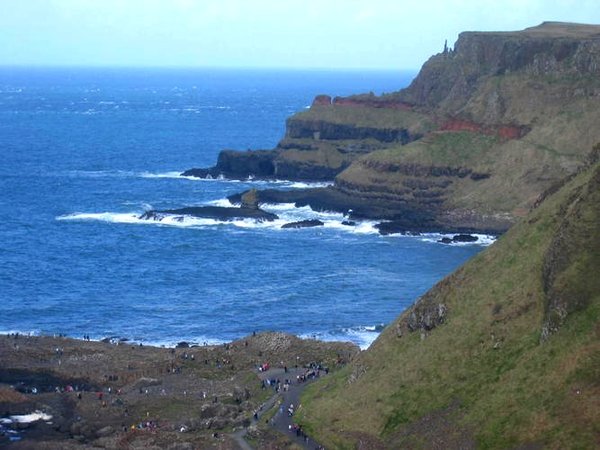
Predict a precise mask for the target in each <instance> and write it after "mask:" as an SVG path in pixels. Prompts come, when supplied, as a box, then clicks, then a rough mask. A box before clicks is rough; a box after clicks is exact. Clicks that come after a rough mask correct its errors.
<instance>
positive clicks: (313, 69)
mask: <svg viewBox="0 0 600 450" xmlns="http://www.w3.org/2000/svg"><path fill="white" fill-rule="evenodd" d="M0 69H108V70H115V69H125V70H248V71H251V70H256V71H258V70H273V71H307V72H342V71H347V72H361V71H362V72H418V71H419V70H420V68H418V69H415V68H398V67H393V68H390V67H299V66H218V65H214V66H213V65H206V66H202V65H187V66H186V65H165V66H160V65H124V64H4V63H0Z"/></svg>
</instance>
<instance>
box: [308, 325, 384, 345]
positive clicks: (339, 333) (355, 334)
mask: <svg viewBox="0 0 600 450" xmlns="http://www.w3.org/2000/svg"><path fill="white" fill-rule="evenodd" d="M384 328H385V325H384V324H379V325H359V326H356V327H349V328H341V329H339V330H332V331H328V332H316V333H304V334H302V335H300V337H301V338H304V339H317V340H319V341H327V342H332V341H341V342H348V341H350V342H353V343H355V344H356V345H358V346H359V347H360V349H361V350H366V349H368V348H369V347H370V346H371V344H372V343H373V342H374V341H375V339H377V338H378V337H379V335H380V334H381V332H382V331H383V329H384Z"/></svg>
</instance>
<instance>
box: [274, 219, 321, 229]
mask: <svg viewBox="0 0 600 450" xmlns="http://www.w3.org/2000/svg"><path fill="white" fill-rule="evenodd" d="M323 225H325V224H324V223H323V222H321V221H320V220H318V219H308V220H300V221H298V222H290V223H285V224H283V225H282V226H281V228H312V227H322V226H323Z"/></svg>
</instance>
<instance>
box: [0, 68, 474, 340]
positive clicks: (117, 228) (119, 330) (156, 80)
mask: <svg viewBox="0 0 600 450" xmlns="http://www.w3.org/2000/svg"><path fill="white" fill-rule="evenodd" d="M413 75H414V74H412V73H397V72H359V71H347V72H323V71H283V70H280V71H277V70H271V71H267V70H220V69H212V70H209V69H202V70H201V69H194V70H192V69H135V70H134V69H91V68H90V69H83V68H73V69H65V68H61V69H58V68H55V69H51V68H46V69H42V68H2V69H0V150H1V155H2V156H1V158H2V159H1V163H0V301H1V314H0V332H11V331H20V332H25V333H28V332H31V333H41V334H55V333H63V334H67V335H69V336H73V337H81V336H83V335H84V334H89V335H91V336H92V337H93V338H103V337H107V336H119V337H124V338H128V339H131V340H133V341H136V342H137V341H140V342H145V343H155V344H161V343H162V344H167V345H172V344H173V343H176V342H178V341H182V340H186V341H190V342H197V343H202V342H205V341H207V342H221V341H225V340H231V339H236V338H240V337H242V336H244V335H247V334H250V333H252V332H253V331H262V330H281V331H286V332H291V333H295V334H299V335H303V336H314V337H317V338H321V339H328V340H331V339H345V340H352V341H354V342H357V343H359V344H361V345H362V346H363V347H364V346H367V345H368V344H369V342H371V341H372V340H373V339H374V338H375V337H376V336H377V332H378V331H379V330H380V325H381V324H386V323H389V322H390V321H392V320H393V319H394V318H395V317H396V316H397V315H398V314H399V313H400V312H401V311H402V310H403V309H404V308H406V307H407V306H408V305H410V304H411V303H412V302H413V301H414V300H415V299H416V298H418V296H419V295H421V294H423V293H424V292H425V291H426V290H427V289H428V288H430V287H431V286H432V285H433V284H434V283H435V282H436V281H438V280H440V279H441V278H442V277H443V276H444V275H446V274H448V273H449V272H451V271H452V270H453V269H455V268H456V267H457V266H458V265H460V264H461V263H463V262H464V261H466V260H467V259H468V258H470V257H471V256H472V255H474V254H475V253H477V252H479V251H480V250H481V249H482V248H483V247H482V245H462V246H447V245H442V244H438V243H437V242H436V240H437V238H438V237H437V236H430V235H427V236H419V237H399V236H396V237H395V236H391V237H382V236H379V235H378V234H377V233H376V232H375V230H374V228H373V224H372V223H369V222H365V223H361V224H359V226H358V227H356V228H350V227H345V226H342V225H341V224H340V222H341V220H342V216H341V215H339V214H333V213H316V212H314V211H311V210H310V209H308V208H302V209H297V208H294V207H293V205H277V206H275V205H270V206H267V207H266V208H265V209H269V210H272V211H274V212H276V213H277V214H279V215H280V216H281V217H282V219H281V220H280V221H277V222H276V223H274V224H257V223H253V222H251V221H237V222H234V223H218V222H214V221H210V220H199V219H186V220H184V221H183V222H177V221H168V220H167V221H163V222H148V221H141V220H139V219H137V216H139V214H141V213H142V212H143V211H145V210H147V209H149V208H177V207H183V206H189V205H204V204H218V205H224V204H227V202H226V200H225V198H226V196H227V195H230V194H233V193H236V192H240V191H242V190H245V189H247V188H249V187H258V188H261V187H273V186H277V187H279V188H282V189H302V188H304V187H306V186H305V185H303V184H302V183H291V182H286V181H285V180H280V181H278V182H270V183H267V182H260V181H250V180H249V181H248V182H234V181H228V180H193V179H187V178H183V177H180V176H178V173H179V172H181V171H183V170H185V169H188V168H191V167H204V166H210V165H213V164H214V162H215V161H216V157H217V155H218V152H219V151H220V150H221V149H223V148H234V149H242V150H245V149H249V148H252V149H258V148H272V147H274V146H275V145H276V143H277V141H278V140H279V139H280V138H281V137H282V136H283V133H284V130H285V119H286V118H287V117H288V116H290V115H291V114H293V113H294V112H297V111H300V110H302V109H304V108H306V107H307V106H308V105H309V104H310V102H311V101H312V99H313V97H314V96H315V95H316V94H320V93H327V94H331V95H348V94H352V93H359V92H368V91H374V92H376V93H381V92H391V91H394V90H397V89H399V88H401V87H403V86H406V85H407V84H408V83H409V82H410V80H411V78H412V76H413ZM309 217H319V218H321V219H322V220H324V221H325V222H326V225H325V227H320V228H312V229H301V230H282V229H280V228H279V226H280V225H281V224H282V223H284V222H286V221H290V220H298V219H303V218H309Z"/></svg>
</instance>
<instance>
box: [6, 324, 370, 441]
mask: <svg viewBox="0 0 600 450" xmlns="http://www.w3.org/2000/svg"><path fill="white" fill-rule="evenodd" d="M358 351H359V350H358V348H357V347H355V346H354V345H352V344H349V343H325V342H319V341H315V340H302V339H299V338H296V337H294V336H290V335H286V334H283V333H260V334H256V335H253V336H248V337H247V338H245V339H242V340H239V341H235V342H232V343H229V344H224V345H218V346H199V347H188V348H175V349H173V348H157V347H149V346H140V345H132V344H127V343H110V342H95V341H81V340H75V339H69V338H64V337H27V336H18V337H16V336H15V335H9V336H6V335H5V336H0V417H2V418H6V417H8V416H11V415H20V414H30V413H32V412H34V411H41V412H43V413H45V414H49V415H51V416H52V419H50V420H49V421H47V422H44V421H43V420H41V421H37V422H34V423H32V424H29V425H26V424H19V425H16V424H14V423H13V424H5V425H4V432H1V431H0V433H3V434H4V436H0V447H6V448H14V449H26V448H36V449H37V448H49V449H54V448H92V447H95V448H145V449H148V448H171V449H179V448H181V449H188V448H189V449H192V448H219V449H229V448H239V444H238V443H236V442H235V440H234V439H233V437H232V435H231V433H232V432H234V431H235V430H239V429H243V428H245V427H248V426H249V425H250V424H251V422H252V417H253V414H254V412H255V411H257V410H258V409H259V408H260V407H261V405H262V404H263V403H264V402H265V401H267V400H268V399H269V398H270V397H272V396H273V393H274V392H273V390H272V389H269V388H267V389H263V387H262V382H261V378H260V376H259V375H260V372H259V371H258V367H259V366H260V365H262V364H264V363H269V364H270V366H271V367H279V368H281V367H284V366H287V367H289V368H293V367H295V366H299V367H302V366H305V365H308V364H310V363H315V362H316V363H320V364H322V365H323V366H326V367H328V368H330V369H331V370H335V369H336V368H339V367H341V366H343V365H344V364H345V363H346V362H347V361H349V360H350V359H352V358H353V357H354V356H355V355H356V354H357V353H358ZM9 430H10V431H9ZM14 431H17V432H18V436H20V437H21V439H20V440H19V441H13V442H11V441H10V440H9V436H16V434H15V433H14ZM265 436H266V438H265V439H267V441H269V439H270V440H271V441H272V444H273V445H275V446H278V445H279V444H277V442H278V441H280V440H281V439H282V437H281V436H279V435H277V434H276V433H265ZM269 436H271V438H269ZM286 445H287V444H286ZM269 446H271V444H269ZM273 448H276V447H273Z"/></svg>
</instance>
